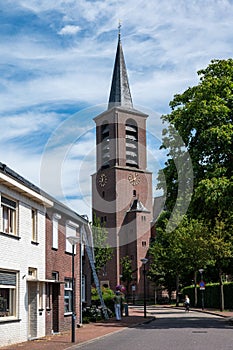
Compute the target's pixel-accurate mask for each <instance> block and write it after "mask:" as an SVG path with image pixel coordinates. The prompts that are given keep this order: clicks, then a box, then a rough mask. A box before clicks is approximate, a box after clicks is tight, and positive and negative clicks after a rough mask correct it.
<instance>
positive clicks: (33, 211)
mask: <svg viewBox="0 0 233 350" xmlns="http://www.w3.org/2000/svg"><path fill="white" fill-rule="evenodd" d="M31 225H32V242H38V212H37V209H35V208H31Z"/></svg>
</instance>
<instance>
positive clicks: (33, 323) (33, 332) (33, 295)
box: [28, 282, 38, 339]
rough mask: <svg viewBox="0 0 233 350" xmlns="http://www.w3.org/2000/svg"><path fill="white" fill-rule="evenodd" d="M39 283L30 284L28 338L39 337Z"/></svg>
mask: <svg viewBox="0 0 233 350" xmlns="http://www.w3.org/2000/svg"><path fill="white" fill-rule="evenodd" d="M37 309H38V308H37V283H36V282H29V283H28V338H29V339H33V338H36V337H37Z"/></svg>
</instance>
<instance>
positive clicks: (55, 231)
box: [53, 218, 58, 249]
mask: <svg viewBox="0 0 233 350" xmlns="http://www.w3.org/2000/svg"><path fill="white" fill-rule="evenodd" d="M53 248H54V249H58V219H56V218H53Z"/></svg>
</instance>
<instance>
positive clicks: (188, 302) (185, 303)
mask: <svg viewBox="0 0 233 350" xmlns="http://www.w3.org/2000/svg"><path fill="white" fill-rule="evenodd" d="M184 306H185V312H186V311H189V306H190V299H189V296H188V295H185V300H184Z"/></svg>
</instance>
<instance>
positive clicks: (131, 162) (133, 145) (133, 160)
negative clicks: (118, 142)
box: [125, 119, 138, 168]
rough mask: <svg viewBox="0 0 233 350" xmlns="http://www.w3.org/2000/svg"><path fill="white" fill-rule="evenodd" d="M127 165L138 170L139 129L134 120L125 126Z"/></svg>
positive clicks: (128, 121) (130, 120)
mask: <svg viewBox="0 0 233 350" xmlns="http://www.w3.org/2000/svg"><path fill="white" fill-rule="evenodd" d="M125 138H126V143H125V145H126V150H125V154H126V165H127V166H130V167H135V168H138V127H137V124H136V122H135V121H134V120H133V119H128V120H127V121H126V124H125Z"/></svg>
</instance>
